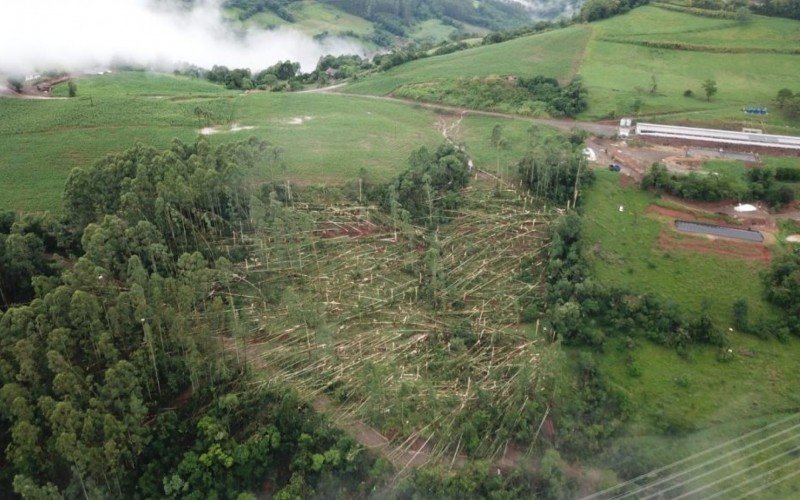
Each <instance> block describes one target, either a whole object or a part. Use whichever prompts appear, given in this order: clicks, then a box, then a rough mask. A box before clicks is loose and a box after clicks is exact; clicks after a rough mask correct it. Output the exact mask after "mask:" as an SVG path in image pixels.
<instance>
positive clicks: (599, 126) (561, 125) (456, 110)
mask: <svg viewBox="0 0 800 500" xmlns="http://www.w3.org/2000/svg"><path fill="white" fill-rule="evenodd" d="M346 85H347V83H340V84H337V85H333V86H330V87H322V88H319V89H312V90H305V91H303V93H308V94H312V93H313V94H327V95H338V96H343V97H354V98H357V99H370V100H373V101H385V102H396V103H400V104H405V105H407V106H420V107H423V108H426V109H433V110H440V111H446V112H449V113H453V114H461V115H475V116H490V117H494V118H505V119H509V120H521V121H526V122H530V123H534V124H537V125H546V126H549V127H554V128H557V129H559V130H565V131H571V130H574V129H579V130H585V131H587V132H589V133H590V134H592V135H595V136H599V137H612V136H614V135H615V134H616V133H617V131H618V130H617V126H616V125H609V124H607V123H597V122H581V121H577V120H565V119H555V118H530V117H527V116H521V115H515V114H511V113H500V112H496V111H479V110H475V109H470V108H464V107H460V106H448V105H446V104H436V103H430V102H422V101H414V100H411V99H401V98H399V97H392V96H383V95H368V94H351V93H349V92H339V90H340V89H342V88H345V87H346Z"/></svg>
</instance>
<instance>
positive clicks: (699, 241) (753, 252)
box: [658, 228, 772, 262]
mask: <svg viewBox="0 0 800 500" xmlns="http://www.w3.org/2000/svg"><path fill="white" fill-rule="evenodd" d="M658 247H659V248H660V249H661V250H680V251H688V252H697V253H702V254H710V255H719V256H721V257H728V258H736V259H742V260H746V261H753V262H769V261H770V260H772V252H770V250H769V248H767V247H765V246H764V245H762V244H761V243H748V242H745V241H734V240H727V239H722V238H713V237H710V236H694V235H685V234H679V233H678V232H676V231H674V230H672V229H666V228H665V229H664V230H663V231H661V234H660V235H659V237H658Z"/></svg>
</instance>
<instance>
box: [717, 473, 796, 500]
mask: <svg viewBox="0 0 800 500" xmlns="http://www.w3.org/2000/svg"><path fill="white" fill-rule="evenodd" d="M798 474H800V469H798V470H796V471H794V472H792V473H790V474H787V475H785V476H783V477H782V478H780V479H776V480H774V481H770V482H768V483H767V484H765V485H763V486H759V487H758V488H755V489H752V490H750V491H748V492H747V493H745V494H744V495H740V496H738V497H736V498H734V499H732V500H740V499H742V498H747V497H752V496H753V495H755V494H756V493H758V492H760V491H764V490H766V489H768V488H772V487H773V486H775V485H776V484H779V483H782V482H784V481H786V480H787V479H790V478H792V477H794V476H796V475H798Z"/></svg>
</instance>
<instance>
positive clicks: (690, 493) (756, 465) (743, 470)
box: [664, 447, 800, 500]
mask: <svg viewBox="0 0 800 500" xmlns="http://www.w3.org/2000/svg"><path fill="white" fill-rule="evenodd" d="M797 451H800V447H796V448H792V449H791V450H788V451H784V452H783V453H779V454H778V455H775V456H773V457H770V458H768V459H766V460H762V461H761V462H758V463H757V464H754V465H751V466H749V467H745V468H744V469H741V470H739V471H737V472H734V473H733V474H728V475H727V476H725V477H723V478H720V479H717V480H715V481H711V482H710V483H706V484H704V485H703V486H701V487H699V488H695V489H693V490H692V491H689V492H687V493H683V494H681V495H680V496H678V497H676V498H675V500H677V499H679V498H685V497H687V496H690V495H694V494H695V493H699V492H701V491H703V490H705V489H708V488H710V487H712V486H714V485H717V484H719V483H723V482H725V481H727V480H728V479H731V478H733V477H736V476H741V475H742V474H744V473H746V472H747V471H749V470H752V469H756V468H758V467H761V466H762V465H764V464H767V463H770V462H774V461H775V460H777V459H779V458H781V457H782V456H784V455H789V454H791V453H795V452H797ZM756 453H758V452H756ZM699 477H700V476H698V477H696V478H694V479H693V480H692V481H694V480H696V479H698V478H699ZM689 482H691V481H689ZM670 489H671V488H670ZM664 491H667V490H664Z"/></svg>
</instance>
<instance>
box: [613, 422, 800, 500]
mask: <svg viewBox="0 0 800 500" xmlns="http://www.w3.org/2000/svg"><path fill="white" fill-rule="evenodd" d="M797 427H800V424H795V425H794V426H792V427H790V428H788V429H784V430H782V431H779V432H776V433H774V434H772V435H770V436H769V437H766V438H762V439H759V440H758V441H756V442H755V443H751V444H748V445H745V446H742V447H740V448H736V449H734V450H732V451H729V452H727V453H724V454H722V455H720V456H719V457H717V458H714V459H711V460H706V461H705V462H703V463H701V464H699V465H695V466H694V467H690V468H689V469H686V470H685V471H683V472H681V473H677V474H672V475H670V476H667V477H665V478H662V479H659V480H658V481H654V482H652V483H650V484H647V485H645V486H643V487H640V488H638V489H637V490H635V491H633V492H629V493H626V494H625V495H623V497H626V496H631V495H634V494H636V493H640V492H642V491H645V490H648V489H651V488H652V487H654V486H658V485H660V484H664V483H666V482H668V481H672V480H674V479H677V478H679V477H681V476H685V475H686V474H688V473H690V472H692V471H696V470H698V469H703V468H704V467H707V466H709V465H711V464H713V463H715V462H719V461H720V460H722V459H724V458H727V457H730V456H731V455H735V454H738V453H741V452H742V451H744V450H746V449H749V448H752V447H754V446H757V445H760V444H762V443H764V442H765V441H771V440H772V439H774V438H775V437H777V436H780V435H782V434H785V433H787V432H789V431H791V430H793V429H795V428H797ZM798 435H800V434H795V435H792V436H789V437H788V438H785V439H783V440H781V441H778V442H777V443H773V444H771V445H769V446H767V447H766V448H761V449H758V450H756V451H755V452H753V453H750V454H748V455H745V456H744V457H740V458H737V459H735V460H732V461H730V462H727V463H725V464H723V465H721V466H719V467H716V468H714V469H711V470H710V471H707V472H704V473H702V474H700V475H697V476H695V477H693V478H691V479H688V480H685V481H682V482H680V483H677V484H675V485H673V486H670V487H669V488H667V489H665V490H661V491H660V492H659V493H663V492H665V491H669V490H671V489H673V488H676V487H677V486H681V485H684V484H687V483H690V482H692V481H695V480H696V479H699V478H701V477H705V476H707V475H709V474H711V473H712V472H715V471H718V470H720V469H723V468H725V467H728V466H729V465H730V464H732V463H737V462H741V461H742V460H744V459H746V458H749V457H751V456H753V455H757V454H759V453H763V452H765V451H766V450H769V449H772V448H774V447H776V446H779V445H781V444H783V443H785V442H787V441H791V440H792V439H795V438H797V437H798ZM653 496H655V495H648V496H646V497H645V499H647V498H652V497H653Z"/></svg>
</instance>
